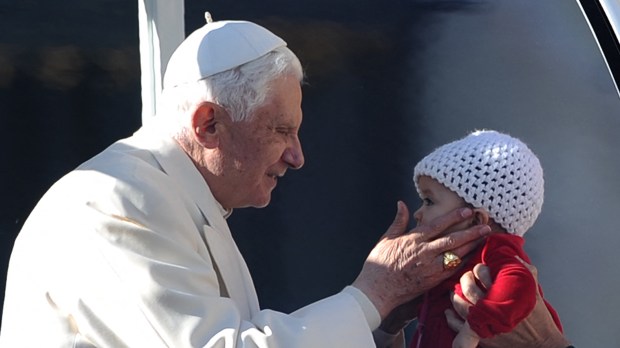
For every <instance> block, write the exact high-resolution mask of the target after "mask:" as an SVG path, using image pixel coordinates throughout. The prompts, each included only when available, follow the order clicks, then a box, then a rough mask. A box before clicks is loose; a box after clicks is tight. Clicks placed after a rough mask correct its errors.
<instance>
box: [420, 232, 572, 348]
mask: <svg viewBox="0 0 620 348" xmlns="http://www.w3.org/2000/svg"><path fill="white" fill-rule="evenodd" d="M523 244H524V240H523V238H521V237H518V236H514V235H511V234H508V233H495V234H492V235H490V236H489V237H487V240H486V243H485V244H484V245H482V246H481V247H479V248H478V249H477V250H476V251H475V252H474V253H473V256H472V258H471V260H469V262H468V263H467V264H466V265H465V266H464V267H463V268H462V269H461V270H460V271H459V272H457V273H456V274H454V275H453V276H452V277H450V278H448V279H447V280H446V281H444V282H442V283H441V284H439V285H438V286H436V287H435V288H433V289H431V290H430V291H429V292H428V293H427V294H426V295H425V299H424V302H423V303H422V306H421V309H420V314H419V316H418V327H417V329H416V332H415V335H414V337H413V340H412V342H411V348H443V347H447V348H451V347H452V340H453V339H454V337H455V336H456V332H454V331H452V329H450V328H449V327H448V323H447V321H446V317H445V315H444V311H445V310H446V309H448V308H452V303H451V302H450V291H454V292H455V293H457V294H459V295H460V296H461V297H463V294H462V291H461V288H460V284H459V279H460V277H461V275H463V273H465V272H467V271H469V270H471V269H473V267H474V266H475V265H476V264H478V263H480V262H482V263H484V264H485V265H487V266H488V267H489V270H490V271H491V277H492V278H493V279H494V282H493V286H492V287H491V289H490V290H489V292H488V293H487V296H486V297H485V298H484V299H482V300H480V301H478V303H476V305H474V306H473V307H471V308H470V309H469V315H468V317H467V321H468V322H469V325H470V326H471V328H472V329H473V330H474V331H476V333H478V335H479V336H480V337H481V338H488V337H492V336H494V335H497V334H499V333H503V332H508V331H511V330H512V329H513V328H514V327H515V326H516V325H517V324H518V323H519V322H520V321H521V320H523V319H524V318H525V317H527V316H528V315H529V314H530V312H531V311H532V310H533V309H534V305H535V304H536V291H537V290H538V291H539V292H540V294H541V296H542V289H541V288H540V286H539V287H536V281H535V279H534V277H533V276H532V274H531V272H530V271H529V270H528V269H527V267H525V266H524V265H523V264H522V263H521V262H519V260H517V259H516V258H515V256H519V257H521V259H523V260H524V261H526V262H528V263H530V259H529V258H528V256H527V254H526V253H525V251H524V250H523ZM545 304H546V305H547V308H548V309H549V312H551V315H552V316H553V319H554V321H555V323H556V325H557V326H558V328H559V329H560V330H562V325H561V323H560V319H559V317H558V315H557V313H556V311H555V310H554V309H553V308H552V307H551V305H550V304H549V303H547V302H546V301H545Z"/></svg>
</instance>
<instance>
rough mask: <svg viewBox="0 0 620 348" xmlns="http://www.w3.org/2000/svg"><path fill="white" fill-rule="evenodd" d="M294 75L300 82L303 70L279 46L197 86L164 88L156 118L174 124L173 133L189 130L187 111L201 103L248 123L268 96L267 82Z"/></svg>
mask: <svg viewBox="0 0 620 348" xmlns="http://www.w3.org/2000/svg"><path fill="white" fill-rule="evenodd" d="M289 74H291V75H293V76H295V78H297V79H298V80H299V82H300V83H301V82H302V81H303V77H304V75H303V69H302V67H301V63H300V62H299V59H298V58H297V56H295V54H294V53H293V52H292V51H291V50H290V49H288V48H287V47H278V48H276V49H274V50H273V51H271V52H269V53H267V54H266V55H264V56H262V57H260V58H258V59H255V60H253V61H251V62H248V63H246V64H243V65H241V66H238V67H236V68H233V69H230V70H226V71H223V72H221V73H218V74H215V75H212V76H209V77H207V78H204V79H202V80H200V81H197V82H196V83H190V84H186V85H181V86H176V87H171V88H166V89H164V91H163V92H162V104H161V107H162V109H163V112H162V113H161V114H159V113H158V117H160V116H161V117H165V118H174V119H169V120H168V121H172V122H174V123H176V125H177V127H176V132H179V131H183V130H184V129H186V128H187V127H189V126H190V125H189V116H190V115H188V111H189V110H191V108H192V107H193V106H194V105H196V104H198V103H201V102H204V101H208V102H212V103H216V104H218V105H220V106H222V107H223V108H224V109H226V111H227V112H228V113H229V114H230V116H231V118H232V120H233V121H235V122H237V121H244V120H250V119H251V118H252V116H253V113H254V111H255V110H256V109H257V108H258V107H260V106H262V105H263V104H264V103H265V102H266V99H267V97H268V95H269V92H270V83H271V82H272V81H273V80H275V79H277V78H278V77H281V76H284V75H289Z"/></svg>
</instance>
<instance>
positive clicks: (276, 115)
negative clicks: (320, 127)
mask: <svg viewBox="0 0 620 348" xmlns="http://www.w3.org/2000/svg"><path fill="white" fill-rule="evenodd" d="M301 121H302V111H301V86H300V83H299V81H298V80H297V79H296V78H294V77H292V76H284V77H281V78H278V79H277V80H275V81H274V82H273V83H272V84H271V90H270V94H269V96H268V100H267V101H266V103H265V104H264V105H263V106H262V107H260V108H258V109H257V110H256V111H255V112H254V115H253V118H252V120H251V121H241V122H235V123H232V124H231V127H230V128H229V131H228V132H227V134H226V137H224V139H223V140H222V141H223V143H222V144H221V145H222V147H221V150H222V152H221V153H222V156H223V163H222V164H223V165H224V171H223V173H224V175H225V176H226V178H225V180H226V183H227V185H228V186H229V187H228V188H227V191H228V194H227V197H226V202H221V203H222V204H223V205H224V206H225V208H242V207H249V206H252V207H264V206H266V205H267V204H269V201H270V200H271V191H272V190H273V189H274V188H275V187H276V184H277V182H278V178H279V177H282V176H283V175H284V173H285V172H286V170H287V169H288V168H293V169H299V168H301V167H302V166H303V164H304V155H303V152H302V149H301V143H300V140H299V137H298V132H299V128H300V126H301Z"/></svg>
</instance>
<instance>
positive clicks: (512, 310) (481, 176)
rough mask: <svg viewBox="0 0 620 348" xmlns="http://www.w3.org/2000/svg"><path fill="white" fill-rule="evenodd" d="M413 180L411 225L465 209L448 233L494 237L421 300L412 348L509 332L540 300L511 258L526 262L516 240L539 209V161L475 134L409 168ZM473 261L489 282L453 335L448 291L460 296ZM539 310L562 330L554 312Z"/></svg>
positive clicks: (466, 343) (501, 139)
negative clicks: (477, 231)
mask: <svg viewBox="0 0 620 348" xmlns="http://www.w3.org/2000/svg"><path fill="white" fill-rule="evenodd" d="M413 180H414V182H415V185H416V189H417V191H418V194H419V195H420V198H421V199H422V206H421V207H420V209H418V210H417V211H416V212H415V214H414V218H415V219H416V222H417V224H419V225H424V224H427V223H429V222H430V221H432V220H433V219H434V218H435V217H437V216H440V215H442V214H445V213H447V212H449V211H451V210H453V209H456V208H459V207H465V206H468V207H471V208H472V209H473V210H474V214H473V216H472V218H471V219H470V220H468V221H465V222H463V223H462V224H460V225H458V226H454V227H453V228H452V229H451V231H455V230H461V229H464V228H467V227H468V226H472V225H475V224H487V225H489V226H490V227H491V229H492V231H493V233H492V234H491V235H490V236H489V237H487V239H486V241H485V243H484V244H483V245H481V246H480V247H479V248H478V249H477V250H476V251H474V252H472V255H471V258H470V259H469V260H467V264H465V265H464V267H462V268H461V269H460V270H459V271H458V272H457V273H456V274H454V275H453V276H452V277H450V278H449V279H447V280H446V281H444V282H443V283H441V284H439V285H438V286H437V287H435V288H433V289H431V290H430V291H429V292H428V293H427V294H426V295H425V298H424V301H423V303H422V305H421V307H420V312H419V315H418V326H417V329H416V332H415V334H414V336H413V339H412V342H411V347H412V348H424V347H428V348H443V347H459V348H462V347H476V346H477V345H478V342H479V341H480V339H482V338H488V337H492V336H495V335H497V334H500V333H504V332H508V331H511V330H512V329H513V328H514V327H515V326H516V325H517V324H518V323H519V322H520V321H521V320H522V319H524V318H525V317H527V316H528V314H529V313H530V312H531V311H532V310H533V308H534V305H535V303H536V293H537V292H538V293H540V295H541V297H542V289H541V288H540V286H538V285H537V283H536V280H535V279H534V277H533V276H532V273H531V272H530V271H529V270H528V269H527V268H526V267H525V266H524V265H523V264H522V263H521V262H520V261H519V260H518V259H517V258H516V257H515V256H519V257H520V258H521V259H522V260H524V261H526V262H528V263H529V262H530V260H529V258H528V256H527V255H526V254H525V252H524V250H523V244H524V240H523V235H524V234H525V232H527V230H528V229H529V228H530V227H532V225H533V224H534V221H535V220H536V218H537V217H538V214H539V213H540V210H541V207H542V204H543V195H544V188H543V186H544V180H543V170H542V167H541V166H540V162H539V161H538V158H537V157H536V156H535V155H534V154H533V153H532V151H530V149H529V148H528V147H527V146H526V145H525V144H524V143H523V142H521V141H520V140H518V139H515V138H513V137H511V136H509V135H506V134H502V133H498V132H495V131H478V132H474V133H472V134H470V135H468V136H467V137H465V138H463V139H461V140H458V141H455V142H452V143H449V144H446V145H443V146H442V147H440V148H438V149H436V150H435V151H433V152H432V153H431V154H429V155H428V156H426V157H424V158H423V159H422V160H421V161H420V162H419V163H418V164H417V165H416V167H415V169H414V177H413ZM477 263H484V264H485V265H487V266H488V267H489V270H490V272H491V276H492V277H493V279H494V283H493V286H492V287H491V289H490V290H489V291H488V293H487V296H486V297H485V298H484V299H481V300H480V301H478V302H477V303H476V304H475V305H473V306H472V307H471V308H470V309H469V314H468V316H467V320H466V322H465V325H464V326H463V328H462V329H461V330H460V332H458V334H457V333H455V332H454V331H452V330H451V329H450V328H449V327H448V324H447V321H446V318H445V315H444V311H445V310H446V309H449V308H452V304H451V302H450V292H451V291H454V292H455V293H457V294H459V295H461V297H463V296H462V293H461V291H460V286H459V278H460V277H461V275H462V274H463V273H465V272H467V271H469V270H471V269H472V268H473V266H474V265H476V264H477ZM463 298H464V297H463ZM545 304H546V305H547V307H548V309H549V311H550V312H551V314H552V316H553V318H554V320H555V322H556V325H557V326H558V328H559V329H560V330H562V326H561V324H560V320H559V317H558V315H557V313H556V312H555V310H554V309H553V308H552V307H551V306H550V305H549V304H548V303H547V302H546V301H545Z"/></svg>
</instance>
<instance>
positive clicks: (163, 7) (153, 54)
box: [138, 0, 185, 124]
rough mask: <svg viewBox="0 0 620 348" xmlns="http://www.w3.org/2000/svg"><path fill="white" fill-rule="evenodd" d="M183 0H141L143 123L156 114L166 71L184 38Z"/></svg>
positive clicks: (139, 8) (139, 11)
mask: <svg viewBox="0 0 620 348" xmlns="http://www.w3.org/2000/svg"><path fill="white" fill-rule="evenodd" d="M184 13H185V4H184V0H138V18H139V27H140V28H139V35H140V67H141V73H142V77H141V80H142V124H146V123H147V122H148V121H149V120H150V119H151V118H152V117H153V116H154V115H155V114H156V113H157V100H158V97H159V94H160V92H161V85H162V79H163V74H164V70H165V69H166V64H167V63H168V59H170V56H171V55H172V52H173V51H174V49H175V48H176V47H177V46H178V45H179V43H181V41H183V39H184V38H185V20H184Z"/></svg>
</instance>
